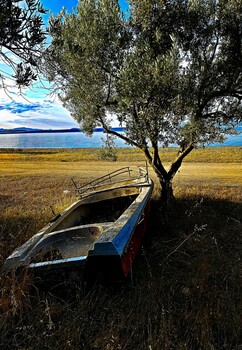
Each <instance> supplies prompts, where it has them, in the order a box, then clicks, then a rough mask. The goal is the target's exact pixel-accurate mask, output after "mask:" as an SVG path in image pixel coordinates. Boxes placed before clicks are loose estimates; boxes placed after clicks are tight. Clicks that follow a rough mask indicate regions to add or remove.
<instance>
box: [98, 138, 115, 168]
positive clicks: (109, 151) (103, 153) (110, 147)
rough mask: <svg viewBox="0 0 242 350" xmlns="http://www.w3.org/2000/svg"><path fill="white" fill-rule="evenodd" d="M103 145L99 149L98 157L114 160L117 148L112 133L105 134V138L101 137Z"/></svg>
mask: <svg viewBox="0 0 242 350" xmlns="http://www.w3.org/2000/svg"><path fill="white" fill-rule="evenodd" d="M102 142H103V146H102V148H101V149H100V151H99V158H100V159H103V160H109V161H112V162H116V160H117V153H118V150H117V148H116V147H115V141H114V137H113V136H112V135H108V134H107V135H106V140H105V139H104V138H102Z"/></svg>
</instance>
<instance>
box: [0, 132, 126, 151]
mask: <svg viewBox="0 0 242 350" xmlns="http://www.w3.org/2000/svg"><path fill="white" fill-rule="evenodd" d="M102 138H103V139H106V137H105V135H104V134H103V133H102V132H95V133H93V136H92V137H89V136H86V135H85V134H84V133H83V132H65V133H49V134H44V133H36V134H11V135H10V134H9V135H6V134H5V135H0V148H99V147H101V146H102V145H103V142H102V140H101V139H102ZM115 144H116V146H117V147H128V146H127V145H126V144H125V143H124V142H123V141H122V140H118V139H117V140H116V141H115Z"/></svg>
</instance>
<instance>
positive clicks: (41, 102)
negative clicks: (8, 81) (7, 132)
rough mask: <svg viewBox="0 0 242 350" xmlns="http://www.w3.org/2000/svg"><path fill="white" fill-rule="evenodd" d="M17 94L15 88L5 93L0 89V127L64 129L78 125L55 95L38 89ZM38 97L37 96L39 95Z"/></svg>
mask: <svg viewBox="0 0 242 350" xmlns="http://www.w3.org/2000/svg"><path fill="white" fill-rule="evenodd" d="M29 95H31V97H29V96H28V94H26V96H27V97H25V96H22V95H20V94H19V91H18V90H17V89H15V88H12V89H11V92H9V93H8V94H6V92H5V91H4V90H3V89H0V128H6V129H7V128H16V127H30V128H38V129H39V128H41V129H66V128H73V127H78V124H77V122H75V121H74V119H73V118H72V117H71V116H70V113H69V112H68V111H67V110H66V109H65V108H64V107H63V106H62V104H61V102H60V101H59V100H58V98H57V97H55V98H52V99H51V98H49V96H48V95H47V94H46V93H45V92H43V91H41V90H39V91H38V92H37V91H36V93H33V92H32V93H31V94H29ZM38 95H39V96H40V97H39V96H38Z"/></svg>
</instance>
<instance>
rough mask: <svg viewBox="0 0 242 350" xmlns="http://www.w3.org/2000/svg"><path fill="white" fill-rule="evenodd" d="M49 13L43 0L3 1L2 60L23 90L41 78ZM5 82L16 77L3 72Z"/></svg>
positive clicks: (0, 21)
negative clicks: (45, 22) (41, 57)
mask: <svg viewBox="0 0 242 350" xmlns="http://www.w3.org/2000/svg"><path fill="white" fill-rule="evenodd" d="M46 12H47V11H46V10H45V9H44V8H43V6H42V5H41V3H40V1H39V0H26V1H24V2H22V3H21V4H20V0H0V57H1V59H2V60H3V62H4V63H5V64H7V65H8V66H10V67H11V68H12V70H13V71H14V76H13V78H14V80H15V81H16V83H17V84H18V85H19V86H28V85H30V83H31V82H32V81H33V80H36V78H37V71H38V62H39V57H40V55H41V52H43V47H42V46H43V43H44V40H45V33H44V31H43V28H42V26H43V19H42V17H41V15H43V14H45V13H46ZM0 78H1V80H2V86H3V87H6V86H5V82H4V79H6V78H10V79H12V77H11V76H10V75H9V74H8V73H7V71H1V72H0Z"/></svg>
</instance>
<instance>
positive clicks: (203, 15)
mask: <svg viewBox="0 0 242 350" xmlns="http://www.w3.org/2000/svg"><path fill="white" fill-rule="evenodd" d="M50 35H51V36H52V43H51V46H50V47H49V49H48V50H47V53H46V72H47V75H48V77H49V79H50V80H51V81H53V82H54V83H55V88H56V89H57V90H58V91H59V93H60V96H61V98H62V101H63V103H64V105H65V107H66V108H68V109H69V110H70V112H71V114H72V116H73V117H74V118H75V119H76V120H77V121H79V122H80V123H81V125H82V127H83V129H84V130H85V131H86V132H88V133H92V131H93V129H94V127H97V126H102V127H103V128H104V130H105V132H106V133H109V134H113V135H115V136H117V137H120V138H121V139H123V140H124V141H125V142H127V143H128V144H130V145H133V146H135V147H138V148H139V149H140V150H141V151H142V152H143V153H144V155H145V157H146V159H147V160H148V162H149V164H150V165H151V166H152V167H153V169H154V171H155V173H156V175H157V176H158V178H159V183H160V186H161V189H162V198H163V200H164V201H167V199H168V198H171V197H172V179H173V177H174V175H175V174H176V172H177V171H178V169H179V167H180V166H181V164H182V161H183V159H184V158H185V157H186V156H187V155H188V154H189V153H190V152H191V151H192V150H193V149H194V148H195V147H198V146H200V145H204V144H209V143H211V142H214V141H219V142H222V141H223V140H224V138H225V136H226V135H227V134H231V133H233V132H235V127H236V125H237V124H238V123H239V122H240V120H241V119H240V116H241V6H240V4H239V3H238V2H236V1H232V0H231V1H224V0H218V1H215V0H208V1H200V0H193V1H185V0H184V1H183V0H180V1H179V0H177V1H175V0H174V1H168V0H159V1H158V0H143V1H142V2H141V1H139V2H137V1H134V0H130V14H129V16H128V17H125V16H124V14H123V13H122V11H121V10H120V8H119V4H118V1H117V0H102V1H101V0H100V1H96V0H83V1H81V2H80V3H79V5H78V6H77V8H76V10H75V12H74V13H72V14H67V13H65V12H64V11H62V12H61V13H60V14H59V15H58V16H57V17H52V19H51V21H50ZM112 118H116V119H118V121H119V122H120V125H123V126H125V133H117V132H115V131H113V130H112V129H111V120H112ZM174 143H175V144H177V145H178V146H179V148H180V150H179V153H178V155H177V158H176V159H174V161H173V162H172V163H171V165H170V167H169V169H165V167H164V164H163V162H162V159H161V157H160V153H159V147H160V146H169V145H171V144H174Z"/></svg>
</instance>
